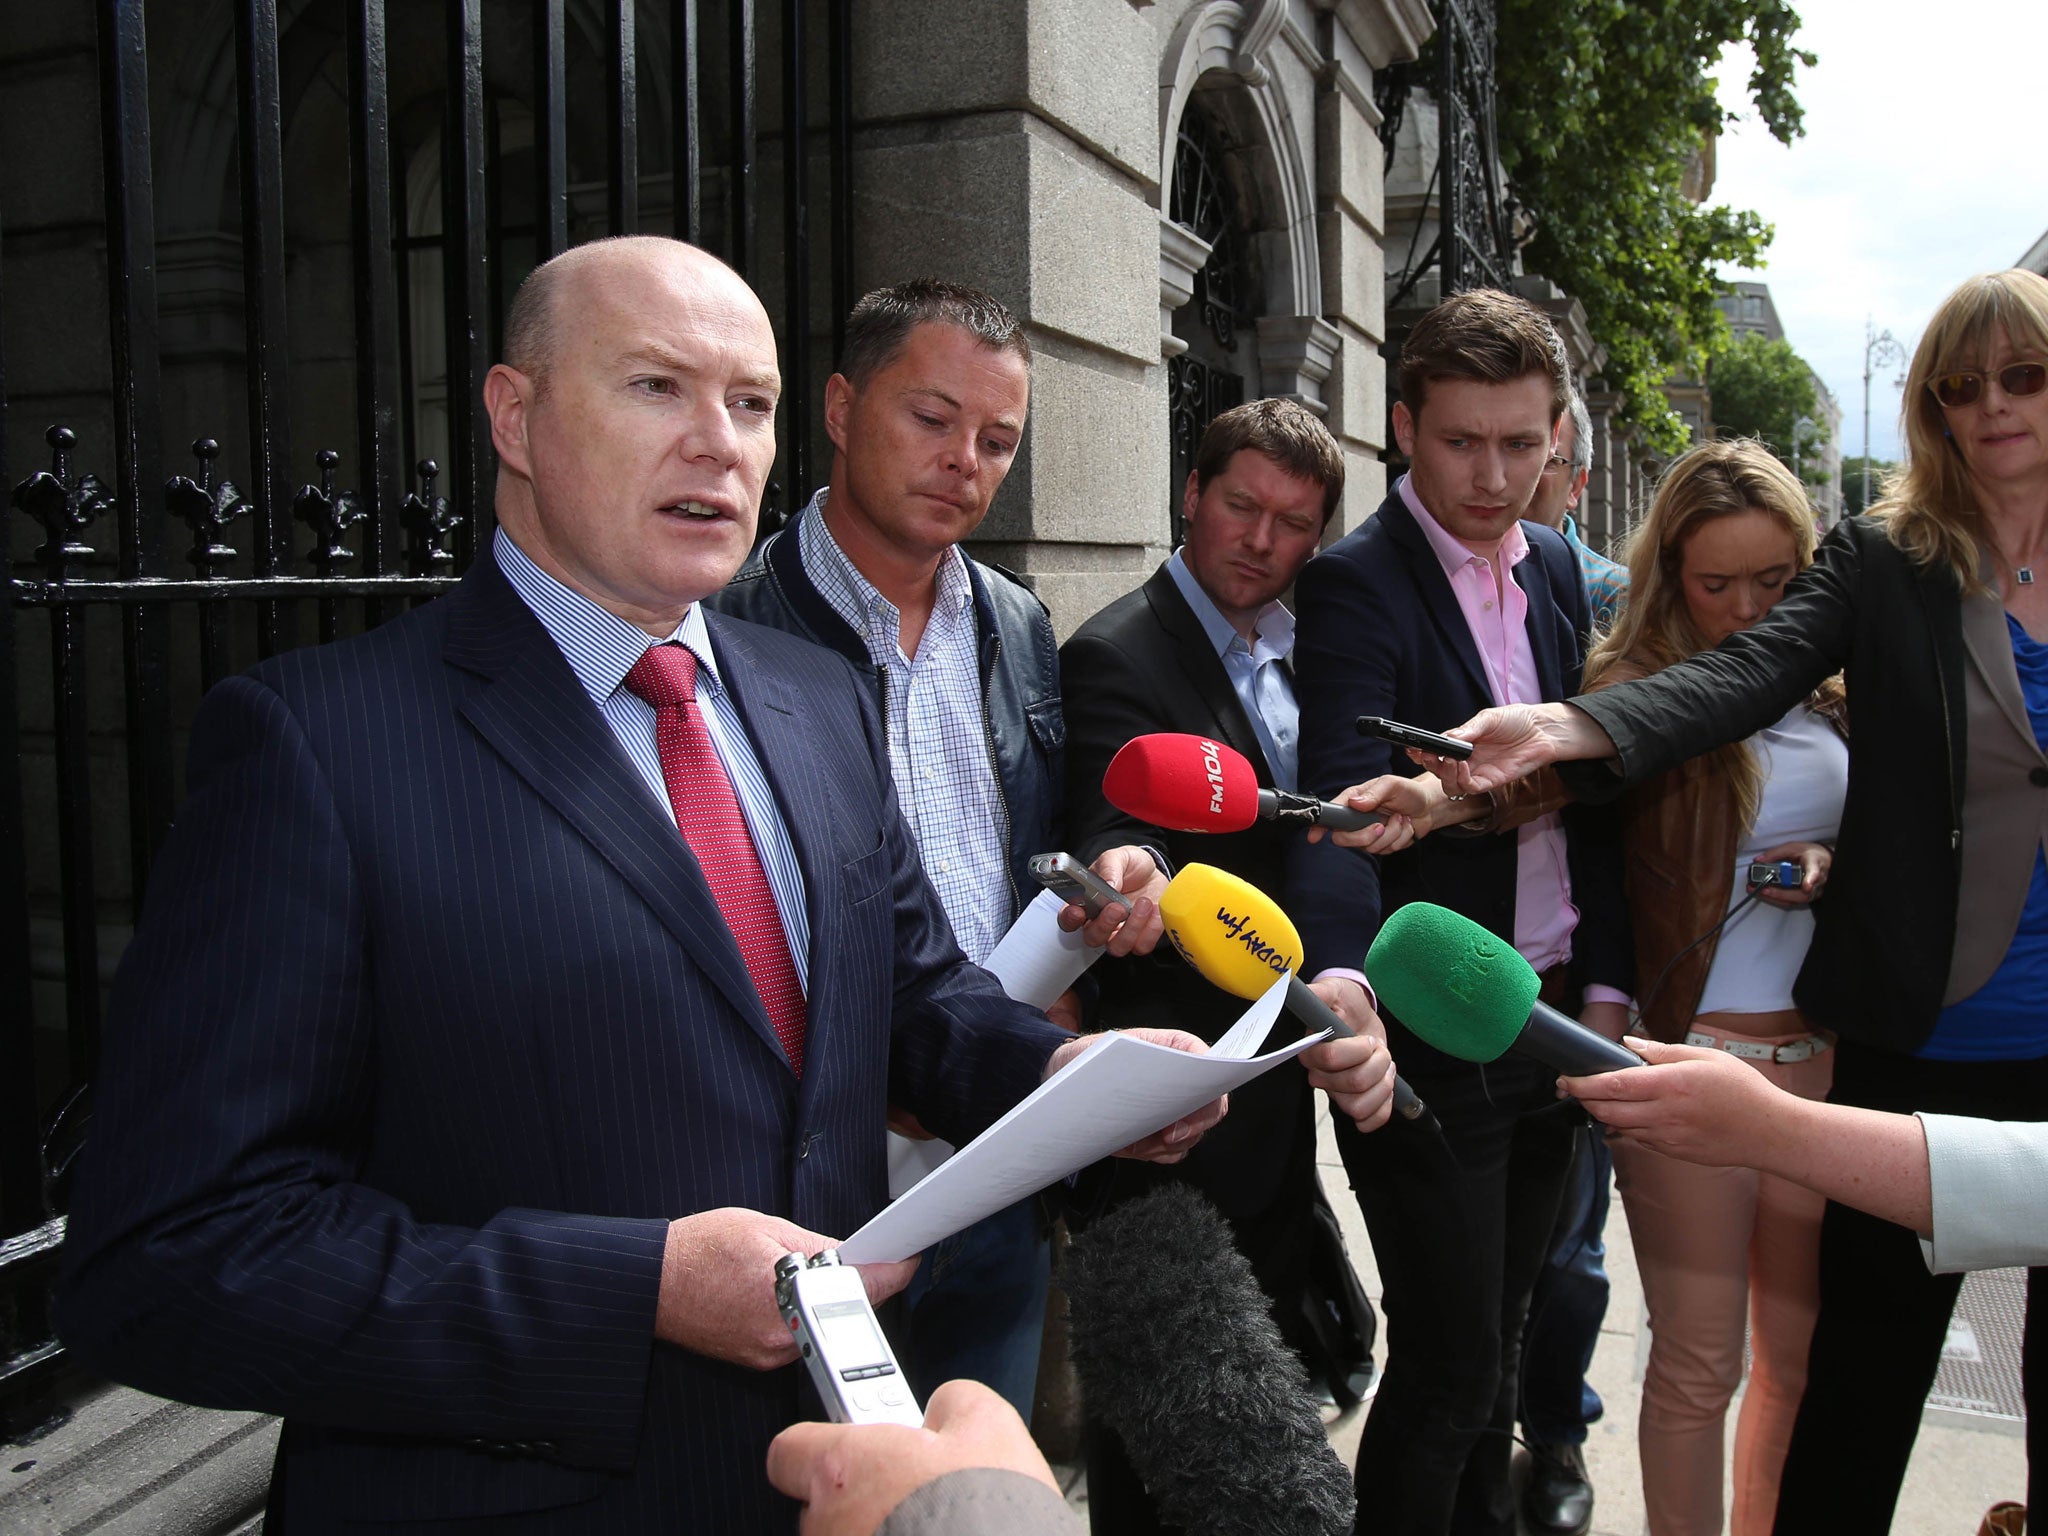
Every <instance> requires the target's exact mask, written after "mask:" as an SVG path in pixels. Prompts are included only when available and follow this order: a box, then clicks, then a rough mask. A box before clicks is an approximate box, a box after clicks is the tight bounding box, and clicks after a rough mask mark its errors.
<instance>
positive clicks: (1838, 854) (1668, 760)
mask: <svg viewBox="0 0 2048 1536" xmlns="http://www.w3.org/2000/svg"><path fill="white" fill-rule="evenodd" d="M1964 657H1965V652H1964V646H1963V619H1962V589H1961V586H1960V585H1959V584H1958V583H1957V581H1956V578H1955V576H1954V575H1953V574H1952V573H1951V572H1950V571H1949V570H1948V569H1947V568H1946V567H1945V566H1942V567H1926V566H1919V565H1915V564H1914V563H1913V562H1912V561H1911V560H1910V559H1909V558H1908V557H1907V556H1906V555H1905V554H1903V553H1902V552H1901V551H1900V550H1899V549H1898V547H1897V546H1896V545H1894V544H1893V543H1892V541H1891V539H1890V538H1889V537H1888V536H1887V535H1886V533H1885V531H1884V528H1883V526H1882V525H1881V524H1879V523H1878V522H1876V521H1875V520H1873V519H1871V518H1869V517H1852V518H1848V519H1846V520H1845V521H1843V522H1842V523H1840V524H1839V525H1837V526H1836V528H1835V529H1834V531H1833V532H1832V533H1830V534H1829V535H1828V536H1827V538H1826V539H1824V540H1823V541H1822V542H1821V546H1820V551H1819V553H1818V555H1816V556H1815V558H1814V562H1813V564H1812V565H1810V566H1808V567H1807V568H1806V569H1805V570H1804V571H1802V572H1800V574H1799V575H1798V576H1797V577H1795V578H1793V581H1792V584H1791V585H1790V586H1789V587H1787V588H1786V589H1785V596H1784V598H1783V599H1782V600H1781V601H1780V602H1779V603H1778V605H1777V607H1775V608H1773V609H1772V610H1771V611H1770V612H1769V613H1768V614H1767V615H1765V616H1764V618H1762V619H1761V620H1759V621H1758V622H1757V624H1756V625H1755V627H1753V628H1751V629H1746V630H1743V631H1742V632H1741V633H1740V634H1736V635H1731V636H1730V637H1729V638H1728V639H1726V640H1724V641H1722V642H1721V644H1720V646H1719V647H1718V648H1716V649H1714V650H1711V651H1702V652H1701V653H1700V654H1698V655H1697V656H1692V657H1689V658H1688V659H1686V660H1684V661H1681V662H1679V663H1678V664H1677V665H1676V666H1670V667H1666V668H1665V669H1664V670H1663V671H1661V672H1658V673H1657V674H1655V675H1654V676H1651V677H1646V678H1641V679H1639V680H1637V681H1634V682H1627V683H1617V684H1616V685H1615V686H1614V687H1612V688H1605V689H1602V690H1601V691H1600V692H1598V693H1595V694H1588V695H1586V696H1584V697H1581V698H1575V699H1573V700H1572V701H1571V702H1572V703H1573V704H1575V705H1577V706H1578V707H1579V708H1580V709H1583V710H1584V711H1585V712H1586V713H1587V714H1589V715H1591V716H1592V717H1593V719H1594V720H1596V721H1597V722H1599V724H1600V726H1601V728H1602V729H1603V730H1605V731H1606V732H1607V734H1608V736H1610V737H1611V738H1612V739H1613V741H1614V744H1615V747H1616V749H1617V751H1618V753H1619V757H1620V761H1619V764H1618V765H1617V764H1616V763H1615V762H1614V761H1611V760H1606V759H1603V760H1600V761H1598V762H1587V763H1560V764H1559V765H1558V775H1559V777H1560V778H1562V779H1563V780H1564V783H1565V787H1566V788H1567V789H1569V790H1570V791H1571V792H1572V794H1573V795H1575V796H1576V797H1577V798H1579V799H1581V800H1592V801H1598V800H1608V799H1612V798H1613V797H1614V796H1615V795H1618V794H1619V793H1620V792H1621V791H1622V789H1623V788H1625V787H1626V786H1627V785H1630V784H1637V783H1641V782H1642V781H1643V780H1645V779H1649V778H1653V777H1655V776H1656V775H1657V774H1660V773H1663V772H1664V771H1666V770H1667V769H1669V768H1671V767H1672V766H1673V765H1675V764H1677V763H1682V762H1684V761H1685V760H1686V759H1688V758H1691V757H1697V756H1698V755H1699V754H1700V753H1702V752H1705V751H1709V750H1711V749H1712V748H1714V747H1717V746H1720V745H1721V744H1722V743H1723V742H1729V741H1740V740H1742V739H1743V738H1744V737H1746V736H1750V735H1753V734H1754V733H1755V732H1757V731H1759V730H1761V729H1763V727H1765V726H1767V725H1769V724H1770V723H1771V722H1772V721H1774V720H1776V719H1778V718H1779V717H1781V716H1782V715H1783V714H1784V713H1785V711H1787V710H1788V709H1790V708H1791V707H1792V706H1793V705H1794V704H1797V703H1798V702H1799V701H1800V700H1801V699H1803V698H1805V697H1806V696H1807V695H1808V694H1810V693H1811V692H1812V691H1813V690H1814V689H1815V688H1817V687H1819V686H1820V683H1821V681H1822V680H1823V679H1824V678H1826V677H1828V676H1830V675H1831V674H1833V673H1835V672H1838V671H1839V672H1841V673H1842V674H1843V676H1844V679H1845V680H1846V682H1847V684H1848V688H1849V701H1850V707H1851V709H1852V710H1853V711H1854V712H1855V713H1854V719H1855V731H1856V735H1855V740H1854V742H1853V743H1852V744H1851V746H1850V749H1849V791H1848V802H1847V804H1846V805H1845V806H1844V807H1843V810H1842V834H1841V838H1840V841H1839V842H1838V843H1837V844H1836V847H1835V862H1834V868H1833V870H1832V871H1831V872H1830V874H1829V877H1828V892H1827V898H1826V899H1825V900H1824V901H1821V902H1819V903H1818V904H1817V905H1815V907H1814V909H1813V943H1812V944H1811V945H1810V946H1809V947H1808V948H1807V951H1806V963H1805V964H1804V965H1803V966H1801V967H1800V971H1799V979H1798V981H1797V982H1796V983H1794V984H1793V988H1792V996H1793V998H1794V999H1795V1000H1796V1001H1797V1002H1798V1004H1799V1006H1800V1009H1801V1010H1802V1011H1803V1012H1804V1013H1805V1014H1806V1016H1807V1017H1808V1018H1809V1019H1811V1020H1813V1022H1814V1023H1816V1024H1818V1025H1820V1026H1822V1027H1823V1028H1826V1029H1831V1030H1834V1031H1835V1032H1836V1033H1837V1034H1839V1035H1840V1036H1841V1037H1842V1038H1843V1039H1844V1040H1845V1041H1854V1042H1856V1043H1857V1044H1859V1045H1866V1046H1870V1047H1871V1048H1873V1049H1876V1050H1881V1051H1891V1052H1895V1053H1909V1052H1912V1051H1916V1050H1918V1049H1919V1048H1920V1047H1921V1046H1922V1045H1923V1044H1925V1043H1926V1040H1927V1037H1928V1036H1929V1035H1930V1034H1931V1033H1932V1032H1933V1029H1934V1023H1935V1019H1936V1017H1937V1016H1938V1015H1939V1013H1940V1011H1941V995H1942V986H1943V983H1944V982H1945V981H1946V979H1947V977H1948V974H1949V965H1950V961H1951V960H1952V958H1953V957H1954V953H1955V943H1956V911H1957V902H1958V899H1959V897H1960V895H1961V892H1962V848H1963V799H1962V797H1963V785H1964V782H1965V780H1966V779H1967V777H1968V754H1969V750H1970V747H1969V738H1968V733H1967V731H1966V729H1965V725H1966V721H1967V711H1966V709H1965V701H1964V691H1963V686H1964V685H1963V668H1964V665H1965V660H1964ZM1617 766H1618V771H1617ZM2044 787H2048V786H2044Z"/></svg>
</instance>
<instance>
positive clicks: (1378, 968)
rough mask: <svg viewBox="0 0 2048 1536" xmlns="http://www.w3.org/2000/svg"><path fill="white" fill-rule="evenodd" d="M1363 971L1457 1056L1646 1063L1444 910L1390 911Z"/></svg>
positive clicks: (1582, 1064)
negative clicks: (1547, 995)
mask: <svg viewBox="0 0 2048 1536" xmlns="http://www.w3.org/2000/svg"><path fill="white" fill-rule="evenodd" d="M1168 894H1169V895H1171V894H1172V887H1170V886H1169V887H1168ZM1169 921H1170V920H1169ZM1365 974H1366V978H1367V980H1369V981H1371V982H1372V985H1373V990H1374V991H1375V992H1377V993H1378V994H1379V998H1380V1001H1381V1002H1382V1003H1384V1004H1386V1006H1387V1007H1388V1008H1389V1009H1391V1010H1392V1011H1393V1013H1394V1016H1395V1017H1396V1018H1398V1019H1399V1020H1400V1021H1401V1022H1402V1023H1403V1024H1405V1025H1407V1026H1408V1027H1409V1028H1410V1029H1412V1030H1413V1031H1415V1033H1416V1034H1418V1035H1420V1036H1421V1037H1422V1038H1423V1039H1424V1040H1426V1041H1428V1042H1429V1044H1431V1045H1433V1046H1435V1047H1436V1048H1437V1049H1438V1050H1440V1051H1442V1052H1444V1053H1445V1054H1446V1055H1450V1056H1456V1057H1458V1058H1459V1059H1460V1060H1463V1061H1476V1062H1489V1061H1494V1060H1497V1059H1498V1058H1499V1057H1501V1056H1503V1055H1505V1054H1506V1053H1507V1052H1509V1051H1511V1050H1512V1051H1518V1052H1520V1053H1521V1054H1522V1055H1524V1056H1529V1057H1533V1058H1534V1059H1535V1060H1537V1061H1540V1062H1542V1063H1543V1064H1544V1065H1545V1066H1548V1067H1552V1068H1554V1069H1555V1070H1557V1071H1559V1072H1561V1073H1563V1074H1565V1075H1566V1076H1567V1077H1586V1076H1589V1075H1591V1074H1593V1073H1596V1072H1615V1071H1619V1070H1620V1069H1621V1068H1623V1067H1634V1066H1640V1065H1641V1064H1642V1058H1641V1057H1639V1056H1637V1055H1636V1054H1635V1053H1634V1052H1632V1051H1629V1050H1626V1049H1624V1048H1623V1047H1621V1046H1619V1045H1616V1044H1615V1043H1614V1042H1613V1041H1612V1040H1609V1039H1608V1038H1607V1037H1606V1036H1604V1035H1600V1034H1596V1033H1594V1032H1593V1031H1592V1030H1590V1029H1588V1028H1586V1027H1585V1026H1584V1025H1583V1024H1581V1023H1579V1022H1578V1021H1577V1020H1576V1019H1571V1018H1567V1017H1566V1016H1565V1015H1564V1014H1562V1013H1559V1012H1558V1011H1557V1010H1556V1009H1555V1008H1553V1007H1551V1006H1550V1005H1549V1004H1548V1003H1546V1002H1544V1001H1542V999H1541V998H1540V997H1539V996H1538V995H1537V994H1538V993H1539V992H1540V991H1541V989H1542V983H1541V981H1540V980H1539V979H1538V977H1537V975H1536V972H1535V970H1534V969H1532V968H1531V966H1530V964H1529V962H1528V961H1527V960H1524V959H1523V958H1522V957H1521V956H1520V955H1518V954H1517V953H1515V948H1514V946H1513V945H1512V944H1510V943H1508V942H1507V940H1505V939H1503V938H1500V937H1499V936H1497V935H1495V934H1493V933H1490V932H1488V931H1487V930H1486V929H1484V928H1482V927H1480V925H1479V924H1477V923H1475V922H1473V921H1472V919H1471V918H1469V917H1465V916H1463V915H1462V914H1460V913H1457V912H1453V911H1451V910H1450V909H1449V908H1448V907H1439V906H1435V905H1433V904H1432V903H1430V902H1426V901H1413V902H1410V903H1409V904H1408V905H1407V906H1405V907H1402V908H1401V909H1399V910H1398V911H1396V912H1395V913H1394V914H1393V915H1392V916H1390V917H1389V918H1388V919H1387V920H1386V922H1385V923H1383V924H1382V925H1381V927H1380V932H1379V937H1378V938H1376V939H1374V940H1373V941H1372V949H1371V950H1370V951H1369V952H1368V953H1367V955H1366V957H1365Z"/></svg>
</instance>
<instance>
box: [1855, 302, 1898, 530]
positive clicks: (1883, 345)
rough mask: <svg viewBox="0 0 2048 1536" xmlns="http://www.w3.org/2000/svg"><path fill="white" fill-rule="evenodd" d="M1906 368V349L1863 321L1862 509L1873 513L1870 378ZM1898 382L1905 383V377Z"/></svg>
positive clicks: (1895, 339) (1894, 339)
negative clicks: (1886, 369)
mask: <svg viewBox="0 0 2048 1536" xmlns="http://www.w3.org/2000/svg"><path fill="white" fill-rule="evenodd" d="M1892 364H1896V365H1897V366H1898V367H1900V368H1903V367H1905V366H1906V349H1905V348H1904V347H1902V346H1900V345H1899V340H1898V338H1897V337H1896V336H1894V335H1892V333H1891V332H1890V331H1880V330H1878V329H1877V328H1876V327H1875V326H1874V325H1873V324H1872V323H1871V321H1869V320H1868V319H1866V320H1865V321H1864V322H1863V510H1864V511H1866V512H1868V511H1869V510H1870V376H1871V375H1872V374H1873V373H1875V372H1877V370H1878V369H1879V368H1880V367H1881V366H1887V365H1892ZM1899 382H1900V383H1901V384H1904V383H1905V382H1906V381H1905V379H1904V378H1903V377H1902V378H1900V380H1899Z"/></svg>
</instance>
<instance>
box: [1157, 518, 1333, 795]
mask: <svg viewBox="0 0 2048 1536" xmlns="http://www.w3.org/2000/svg"><path fill="white" fill-rule="evenodd" d="M1166 569H1167V573H1168V574H1169V575H1171V576H1172V577H1173V584H1174V585H1175V586H1176V587H1178V588H1180V595H1181V596H1182V597H1184V598H1186V599H1187V602H1188V607H1189V608H1191V609H1193V610H1194V614H1195V621H1196V622H1197V623H1199V624H1200V625H1201V626H1202V633H1203V634H1205V635H1207V636H1208V637H1209V643H1210V644H1211V645H1213V646H1215V647H1216V655H1217V657H1218V659H1219V660H1221V661H1222V663H1223V671H1224V675H1225V676H1227V677H1228V678H1229V679H1230V689H1231V692H1233V693H1235V694H1236V695H1237V701H1238V703H1240V704H1242V705H1243V706H1244V712H1245V714H1246V715H1247V716H1248V717H1249V718H1250V720H1251V724H1252V734H1253V735H1255V736H1257V737H1258V738H1259V750H1260V751H1262V752H1264V753H1265V754H1266V766H1267V767H1269V768H1271V769H1272V770H1273V784H1274V787H1275V788H1277V789H1285V790H1293V789H1294V788H1296V784H1295V779H1296V776H1297V768H1298V764H1299V762H1300V741H1301V706H1300V705H1299V704H1298V703H1296V702H1295V697H1294V684H1293V682H1292V681H1291V680H1290V679H1289V678H1288V676H1287V667H1286V662H1287V658H1288V656H1289V655H1290V654H1291V653H1292V652H1293V650H1294V615H1293V614H1291V613H1289V612H1288V611H1287V610H1286V608H1284V607H1283V606H1282V605H1281V604H1280V603H1279V602H1278V601H1277V600H1276V601H1274V602H1270V603H1268V604H1266V606H1265V609H1264V610H1263V611H1262V612H1261V613H1260V614H1259V621H1258V623H1257V624H1255V625H1253V626H1252V642H1251V643H1250V644H1246V643H1245V638H1244V636H1243V635H1240V634H1239V633H1238V632H1237V629H1236V627H1235V626H1234V625H1232V624H1231V622H1230V620H1228V619H1226V618H1225V617H1223V613H1222V611H1221V610H1220V609H1219V608H1217V606H1216V604H1215V602H1214V601H1213V600H1212V599H1211V598H1210V596H1209V594H1208V593H1207V592H1204V591H1203V590H1202V587H1201V583H1199V582H1198V581H1196V580H1195V575H1194V572H1192V571H1190V570H1189V569H1188V567H1187V562H1186V561H1185V560H1184V559H1182V558H1181V551H1179V550H1177V549H1176V550H1175V551H1174V552H1173V557H1172V558H1171V559H1170V560H1168V561H1167V562H1166Z"/></svg>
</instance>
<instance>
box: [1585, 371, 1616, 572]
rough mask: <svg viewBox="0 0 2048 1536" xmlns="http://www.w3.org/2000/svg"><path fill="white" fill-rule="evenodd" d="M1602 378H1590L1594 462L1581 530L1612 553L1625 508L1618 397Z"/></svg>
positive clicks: (1590, 541)
mask: <svg viewBox="0 0 2048 1536" xmlns="http://www.w3.org/2000/svg"><path fill="white" fill-rule="evenodd" d="M1601 384H1602V381H1601V380H1599V379H1588V380H1587V381H1586V413H1587V414H1588V415H1589V416H1591V417H1592V420H1593V444H1592V447H1593V463H1592V468H1591V470H1590V471H1589V472H1588V478H1587V480H1586V493H1585V495H1584V496H1583V497H1581V498H1580V500H1579V509H1580V517H1579V533H1580V536H1581V537H1583V538H1584V539H1585V541H1586V542H1587V543H1588V544H1590V545H1591V546H1592V547H1593V548H1594V549H1597V550H1600V551H1602V552H1603V553H1606V554H1609V555H1611V554H1612V553H1613V551H1614V546H1615V545H1616V544H1618V543H1619V542H1620V538H1621V524H1622V517H1623V509H1622V508H1621V507H1620V506H1618V505H1617V502H1618V500H1619V488H1618V477H1617V475H1616V469H1617V467H1618V466H1617V462H1616V459H1617V453H1618V450H1619V446H1620V445H1619V444H1618V442H1617V441H1616V437H1615V431H1614V408H1615V405H1616V403H1617V399H1618V397H1617V396H1615V395H1614V394H1612V393H1610V392H1609V391H1608V390H1606V389H1604V388H1602V387H1601Z"/></svg>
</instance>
